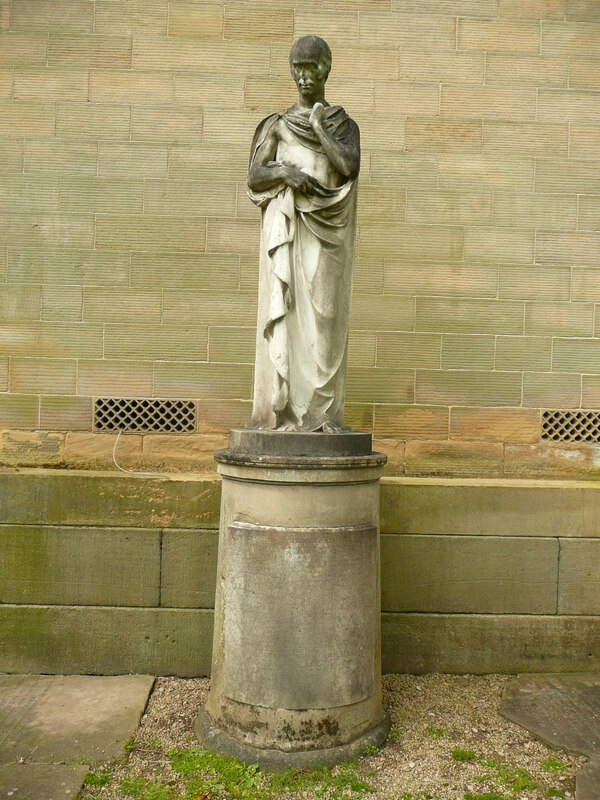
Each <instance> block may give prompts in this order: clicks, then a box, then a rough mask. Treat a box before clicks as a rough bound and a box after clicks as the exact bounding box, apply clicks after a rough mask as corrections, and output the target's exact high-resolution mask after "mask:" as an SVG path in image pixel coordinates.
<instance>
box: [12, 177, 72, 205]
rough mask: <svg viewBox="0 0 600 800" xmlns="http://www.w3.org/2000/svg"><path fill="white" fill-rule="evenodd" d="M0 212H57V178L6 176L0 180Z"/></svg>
mask: <svg viewBox="0 0 600 800" xmlns="http://www.w3.org/2000/svg"><path fill="white" fill-rule="evenodd" d="M0 210H1V211H27V210H29V211H58V178H57V177H54V176H53V177H52V178H38V177H31V176H28V175H6V176H4V177H2V178H0Z"/></svg>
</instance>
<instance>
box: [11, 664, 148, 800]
mask: <svg viewBox="0 0 600 800" xmlns="http://www.w3.org/2000/svg"><path fill="white" fill-rule="evenodd" d="M153 683H154V678H153V677H151V676H149V675H124V676H111V677H99V676H81V675H68V676H63V675H0V800H1V798H3V797H13V796H14V797H15V798H16V799H17V800H21V799H22V798H25V797H31V798H32V800H41V798H44V800H54V798H58V797H61V798H63V800H64V798H67V797H69V798H72V797H74V795H75V794H77V792H78V791H79V789H80V788H81V785H82V783H83V780H84V778H85V775H86V772H87V768H86V767H85V766H81V762H82V761H85V763H87V764H93V763H94V762H98V761H121V760H124V759H125V757H126V755H127V754H126V751H125V748H124V746H123V745H124V742H126V741H127V740H128V739H129V738H130V737H131V735H132V733H134V732H135V730H136V728H137V726H138V724H139V721H140V718H141V716H142V714H143V712H144V709H145V707H146V703H147V702H148V696H149V694H150V691H151V689H152V685H153ZM40 782H41V783H40ZM40 786H42V787H43V789H40ZM73 787H75V788H73ZM9 792H13V793H14V794H12V795H11V794H9ZM27 792H29V794H27Z"/></svg>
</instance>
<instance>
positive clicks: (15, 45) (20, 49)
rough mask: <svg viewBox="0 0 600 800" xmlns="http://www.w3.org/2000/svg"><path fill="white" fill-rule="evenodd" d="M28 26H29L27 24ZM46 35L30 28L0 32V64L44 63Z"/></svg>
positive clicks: (30, 64) (28, 64) (29, 64)
mask: <svg viewBox="0 0 600 800" xmlns="http://www.w3.org/2000/svg"><path fill="white" fill-rule="evenodd" d="M27 27H29V26H27ZM46 45H47V37H46V35H45V34H43V33H32V32H31V30H27V31H23V33H17V32H15V31H10V32H9V33H4V32H3V33H0V64H7V65H9V66H16V65H18V64H24V65H27V66H33V65H34V64H40V65H43V64H45V63H46V49H47V47H46Z"/></svg>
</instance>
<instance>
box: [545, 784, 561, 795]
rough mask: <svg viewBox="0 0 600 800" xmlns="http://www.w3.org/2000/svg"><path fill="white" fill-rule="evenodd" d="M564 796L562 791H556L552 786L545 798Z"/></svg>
mask: <svg viewBox="0 0 600 800" xmlns="http://www.w3.org/2000/svg"><path fill="white" fill-rule="evenodd" d="M564 796H565V793H564V792H563V790H562V789H556V788H555V787H554V786H552V787H551V788H550V789H548V791H547V792H546V797H564Z"/></svg>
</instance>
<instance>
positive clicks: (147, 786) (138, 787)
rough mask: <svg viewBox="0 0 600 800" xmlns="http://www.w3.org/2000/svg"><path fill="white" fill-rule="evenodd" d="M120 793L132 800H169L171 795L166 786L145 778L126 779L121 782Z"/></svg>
mask: <svg viewBox="0 0 600 800" xmlns="http://www.w3.org/2000/svg"><path fill="white" fill-rule="evenodd" d="M120 787H121V791H122V792H123V793H124V794H125V795H126V796H127V797H131V798H133V800H170V799H171V798H172V797H173V795H172V794H171V792H170V791H169V789H168V788H167V787H166V786H163V785H162V784H160V783H154V782H153V781H147V780H145V778H127V779H126V780H124V781H121V784H120Z"/></svg>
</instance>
